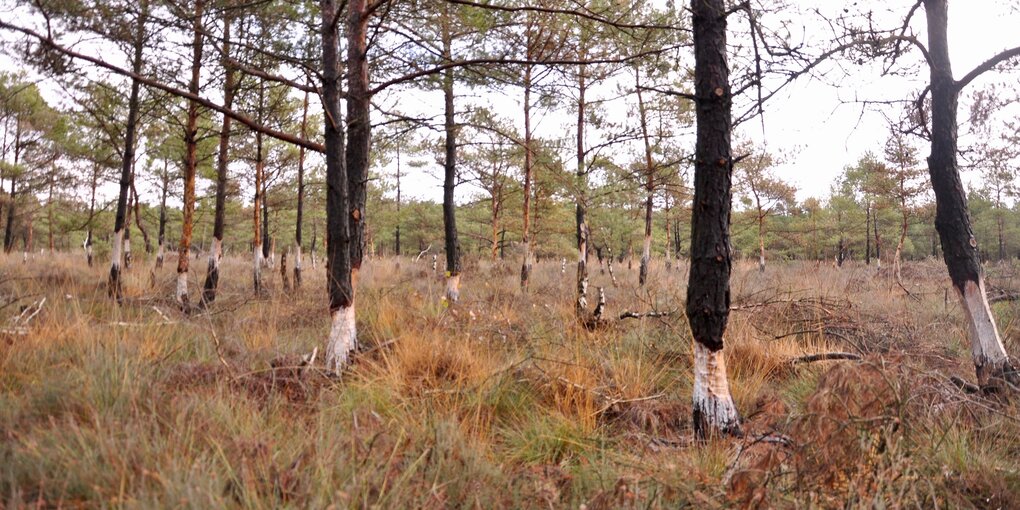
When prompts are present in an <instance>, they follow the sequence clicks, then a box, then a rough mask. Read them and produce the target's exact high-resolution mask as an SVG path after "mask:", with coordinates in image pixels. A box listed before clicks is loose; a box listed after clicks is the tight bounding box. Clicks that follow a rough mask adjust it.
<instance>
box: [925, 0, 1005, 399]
mask: <svg viewBox="0 0 1020 510" xmlns="http://www.w3.org/2000/svg"><path fill="white" fill-rule="evenodd" d="M924 6H925V15H926V17H927V21H928V53H929V58H930V68H931V114H932V118H931V155H930V156H929V157H928V173H929V174H930V176H931V184H932V189H933V190H934V191H935V228H936V229H937V230H938V233H939V238H940V239H941V241H942V256H943V258H944V259H945V262H946V268H947V269H948V271H949V277H950V279H951V280H952V282H953V287H954V288H956V291H957V295H958V296H959V297H960V301H961V302H962V305H963V310H964V313H965V315H966V318H967V323H968V325H969V330H970V340H971V355H972V356H973V359H974V366H975V368H976V370H977V379H978V383H979V384H980V385H981V386H982V387H984V388H999V387H1001V386H1002V384H1001V382H1002V381H1004V380H1005V381H1009V382H1011V383H1013V384H1017V383H1020V377H1018V375H1017V372H1016V370H1015V369H1014V368H1013V365H1012V364H1011V363H1010V361H1009V357H1008V355H1007V354H1006V349H1005V347H1004V346H1003V344H1002V339H1001V337H1000V336H999V331H998V328H997V327H996V325H995V317H994V316H993V315H992V312H991V308H990V307H989V305H988V299H987V296H986V295H985V284H984V275H983V271H982V269H981V262H980V259H979V252H978V246H977V241H976V240H975V238H974V233H973V231H972V230H971V224H970V214H969V213H968V210H967V196H966V194H965V192H964V189H963V183H962V182H961V181H960V172H959V168H958V164H957V159H956V157H957V102H958V99H959V94H960V85H959V84H958V83H957V82H956V81H955V80H954V79H953V71H952V66H951V65H950V61H949V42H948V37H947V26H948V22H949V12H948V11H949V9H948V7H949V6H948V1H947V0H924Z"/></svg>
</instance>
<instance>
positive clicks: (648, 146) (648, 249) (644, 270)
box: [634, 68, 655, 286]
mask: <svg viewBox="0 0 1020 510" xmlns="http://www.w3.org/2000/svg"><path fill="white" fill-rule="evenodd" d="M634 86H635V88H636V89H637V97H638V114H639V116H640V120H641V138H642V139H643V140H644V144H645V195H646V198H645V238H644V243H643V244H642V246H641V266H640V269H639V270H638V285H641V286H644V284H645V281H647V279H648V263H649V262H650V261H651V258H652V198H653V197H654V193H655V164H654V163H653V162H652V143H651V140H650V139H649V137H648V119H647V116H646V113H645V101H644V96H643V95H642V94H641V71H639V70H638V69H637V68H635V70H634Z"/></svg>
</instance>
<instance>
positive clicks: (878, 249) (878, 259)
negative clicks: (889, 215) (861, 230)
mask: <svg viewBox="0 0 1020 510" xmlns="http://www.w3.org/2000/svg"><path fill="white" fill-rule="evenodd" d="M871 221H873V222H874V227H873V228H872V229H871V231H872V232H874V233H875V264H876V266H877V267H878V268H879V269H882V236H881V234H880V233H879V231H878V208H877V207H876V208H875V212H874V214H872V215H871Z"/></svg>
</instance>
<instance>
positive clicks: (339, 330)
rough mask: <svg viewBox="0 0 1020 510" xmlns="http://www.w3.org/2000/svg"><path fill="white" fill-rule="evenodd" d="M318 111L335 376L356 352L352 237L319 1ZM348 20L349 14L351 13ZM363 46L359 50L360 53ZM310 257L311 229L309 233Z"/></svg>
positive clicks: (327, 20)
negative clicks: (322, 147) (322, 142)
mask: <svg viewBox="0 0 1020 510" xmlns="http://www.w3.org/2000/svg"><path fill="white" fill-rule="evenodd" d="M320 6H321V11H322V69H323V71H322V101H323V105H322V109H323V111H324V112H325V114H324V115H323V120H324V124H325V128H324V134H325V142H326V155H325V156H326V236H327V237H328V238H329V242H328V243H327V246H326V261H327V262H326V274H327V278H326V288H327V291H328V294H329V314H330V318H331V326H330V331H329V337H328V339H327V343H326V368H327V369H328V370H331V371H332V372H333V373H335V374H337V375H339V373H340V371H341V370H342V369H343V367H344V366H345V365H346V364H347V362H348V359H349V355H350V353H351V352H352V351H353V350H354V349H355V348H356V342H357V323H356V322H355V317H354V286H353V285H352V283H353V282H352V279H351V249H350V243H351V236H350V222H349V221H348V219H347V215H348V206H349V205H348V190H347V181H348V177H347V168H346V166H345V154H346V148H345V147H344V138H343V130H342V128H343V125H342V124H341V121H340V119H341V117H340V57H339V52H340V50H339V41H338V40H337V39H338V37H337V26H336V25H335V24H334V21H335V20H336V19H337V17H338V12H337V5H336V2H335V0H321V1H320ZM350 7H351V11H354V10H355V9H356V8H360V9H361V10H364V9H365V4H364V0H355V2H353V3H351V6H350ZM352 16H353V14H352ZM363 48H364V47H362V49H363ZM312 236H313V240H312V245H313V253H314V244H315V239H314V237H315V230H314V225H313V230H312Z"/></svg>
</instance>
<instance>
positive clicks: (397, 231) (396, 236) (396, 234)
mask: <svg viewBox="0 0 1020 510" xmlns="http://www.w3.org/2000/svg"><path fill="white" fill-rule="evenodd" d="M393 235H394V241H393V253H394V254H396V256H397V257H399V256H400V146H399V145H398V146H397V226H396V228H395V230H394V233H393Z"/></svg>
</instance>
